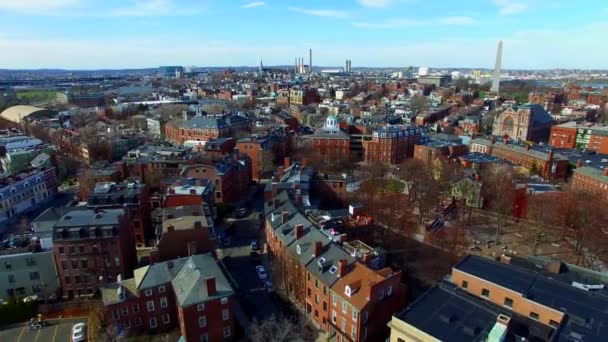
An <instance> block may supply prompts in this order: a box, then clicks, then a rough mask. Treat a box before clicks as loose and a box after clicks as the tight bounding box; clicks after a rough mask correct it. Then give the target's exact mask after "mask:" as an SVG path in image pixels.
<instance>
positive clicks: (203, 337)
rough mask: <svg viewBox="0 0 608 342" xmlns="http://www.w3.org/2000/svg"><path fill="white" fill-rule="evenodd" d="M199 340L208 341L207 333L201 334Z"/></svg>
mask: <svg viewBox="0 0 608 342" xmlns="http://www.w3.org/2000/svg"><path fill="white" fill-rule="evenodd" d="M201 342H209V335H207V334H201Z"/></svg>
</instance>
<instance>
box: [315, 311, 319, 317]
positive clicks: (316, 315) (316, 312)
mask: <svg viewBox="0 0 608 342" xmlns="http://www.w3.org/2000/svg"><path fill="white" fill-rule="evenodd" d="M315 317H319V310H316V309H315Z"/></svg>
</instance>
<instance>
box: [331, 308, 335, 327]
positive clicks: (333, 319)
mask: <svg viewBox="0 0 608 342" xmlns="http://www.w3.org/2000/svg"><path fill="white" fill-rule="evenodd" d="M331 321H332V322H333V323H334V324H336V312H335V311H334V310H331Z"/></svg>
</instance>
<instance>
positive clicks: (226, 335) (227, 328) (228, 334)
mask: <svg viewBox="0 0 608 342" xmlns="http://www.w3.org/2000/svg"><path fill="white" fill-rule="evenodd" d="M224 337H230V327H224Z"/></svg>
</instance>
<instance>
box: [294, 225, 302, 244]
mask: <svg viewBox="0 0 608 342" xmlns="http://www.w3.org/2000/svg"><path fill="white" fill-rule="evenodd" d="M295 235H296V240H299V239H300V238H301V237H302V236H303V235H304V225H303V224H296V227H295Z"/></svg>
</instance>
